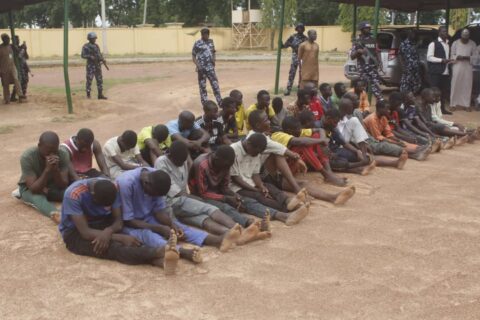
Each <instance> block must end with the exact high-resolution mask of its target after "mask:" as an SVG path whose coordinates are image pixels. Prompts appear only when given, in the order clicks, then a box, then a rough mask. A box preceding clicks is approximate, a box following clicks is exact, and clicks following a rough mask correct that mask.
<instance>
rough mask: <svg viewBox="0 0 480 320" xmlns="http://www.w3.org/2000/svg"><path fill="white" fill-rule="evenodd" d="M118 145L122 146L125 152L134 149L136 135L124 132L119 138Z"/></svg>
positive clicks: (127, 131) (128, 131) (133, 132)
mask: <svg viewBox="0 0 480 320" xmlns="http://www.w3.org/2000/svg"><path fill="white" fill-rule="evenodd" d="M120 143H121V144H122V146H123V148H124V149H125V150H130V149H133V148H135V146H136V145H137V134H136V133H135V131H132V130H126V131H124V132H123V133H122V135H121V136H120Z"/></svg>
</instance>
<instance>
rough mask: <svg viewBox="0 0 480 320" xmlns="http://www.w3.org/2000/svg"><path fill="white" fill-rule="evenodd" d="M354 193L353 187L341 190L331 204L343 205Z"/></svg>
mask: <svg viewBox="0 0 480 320" xmlns="http://www.w3.org/2000/svg"><path fill="white" fill-rule="evenodd" d="M355 191H356V189H355V187H354V186H351V187H350V188H347V189H345V190H343V191H342V192H340V193H339V194H338V195H337V198H336V199H335V201H334V202H333V204H335V205H342V204H345V203H346V202H347V201H348V200H350V198H351V197H353V195H354V194H355Z"/></svg>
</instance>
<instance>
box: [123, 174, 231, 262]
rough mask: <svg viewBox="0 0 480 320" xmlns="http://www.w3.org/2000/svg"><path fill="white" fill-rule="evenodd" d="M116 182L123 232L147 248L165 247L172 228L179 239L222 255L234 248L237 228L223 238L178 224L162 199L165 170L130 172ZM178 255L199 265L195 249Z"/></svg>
mask: <svg viewBox="0 0 480 320" xmlns="http://www.w3.org/2000/svg"><path fill="white" fill-rule="evenodd" d="M116 182H117V184H118V187H119V189H120V200H121V203H122V217H123V221H124V224H125V228H123V232H124V233H125V234H128V235H131V236H133V237H135V238H137V239H139V240H140V241H141V242H142V243H143V244H144V245H145V246H147V247H151V248H156V247H161V246H164V245H165V244H166V239H168V238H169V237H170V234H171V230H172V229H173V230H174V235H176V236H177V237H178V239H179V240H184V241H186V242H189V243H192V244H194V245H196V246H203V245H208V246H214V247H217V248H220V251H222V252H224V251H227V250H229V249H230V248H232V247H233V246H235V244H236V242H237V240H238V239H239V238H240V226H239V225H236V226H235V227H233V228H232V229H231V230H230V231H229V232H227V233H225V234H224V235H222V236H216V235H212V234H208V233H207V232H205V231H202V230H198V229H194V228H190V227H187V226H186V225H184V224H182V223H180V222H178V221H177V220H176V219H175V218H174V216H173V213H172V209H171V207H170V206H169V205H168V204H167V202H166V199H165V195H166V194H167V193H168V192H169V190H170V183H171V180H170V177H169V174H168V173H166V172H164V171H161V170H155V169H153V168H138V169H134V170H129V171H126V172H124V173H123V174H121V175H120V176H119V177H118V178H117V180H116ZM179 254H180V257H181V258H185V259H188V260H190V261H192V262H194V263H200V262H202V257H201V253H200V250H199V248H198V247H195V248H193V249H185V248H179Z"/></svg>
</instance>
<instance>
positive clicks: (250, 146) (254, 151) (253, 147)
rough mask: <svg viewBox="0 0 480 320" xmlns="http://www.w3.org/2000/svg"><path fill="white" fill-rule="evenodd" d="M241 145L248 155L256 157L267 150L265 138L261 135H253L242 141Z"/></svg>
mask: <svg viewBox="0 0 480 320" xmlns="http://www.w3.org/2000/svg"><path fill="white" fill-rule="evenodd" d="M242 145H243V147H244V148H245V152H246V153H247V154H248V155H250V156H252V157H256V156H258V155H259V154H260V153H262V152H263V151H265V149H266V148H267V137H265V135H263V134H262V133H254V134H251V135H250V136H249V137H248V138H247V139H246V140H244V141H242Z"/></svg>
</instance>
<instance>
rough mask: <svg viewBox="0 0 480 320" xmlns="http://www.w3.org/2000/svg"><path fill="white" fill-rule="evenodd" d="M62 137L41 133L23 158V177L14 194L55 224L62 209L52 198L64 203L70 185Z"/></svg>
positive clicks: (53, 133)
mask: <svg viewBox="0 0 480 320" xmlns="http://www.w3.org/2000/svg"><path fill="white" fill-rule="evenodd" d="M59 144H60V140H59V138H58V135H57V134H56V133H55V132H52V131H46V132H44V133H42V134H41V136H40V139H39V141H38V146H36V147H31V148H29V149H27V150H26V151H25V152H24V153H23V154H22V157H21V158H20V166H21V169H22V176H21V178H20V181H19V182H18V186H19V189H18V192H16V191H14V193H13V195H14V196H16V197H17V198H19V199H21V200H22V201H23V202H25V203H26V204H28V205H31V206H32V207H34V208H35V209H37V210H38V211H40V212H41V213H42V214H43V215H44V216H47V217H50V218H51V219H52V220H53V221H54V222H55V223H57V224H58V223H59V222H60V212H59V210H58V209H57V208H56V207H55V205H54V204H53V203H51V201H57V202H60V201H62V199H63V194H64V191H65V189H66V188H67V186H68V163H69V161H70V160H69V156H68V153H67V151H65V150H63V149H59Z"/></svg>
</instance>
